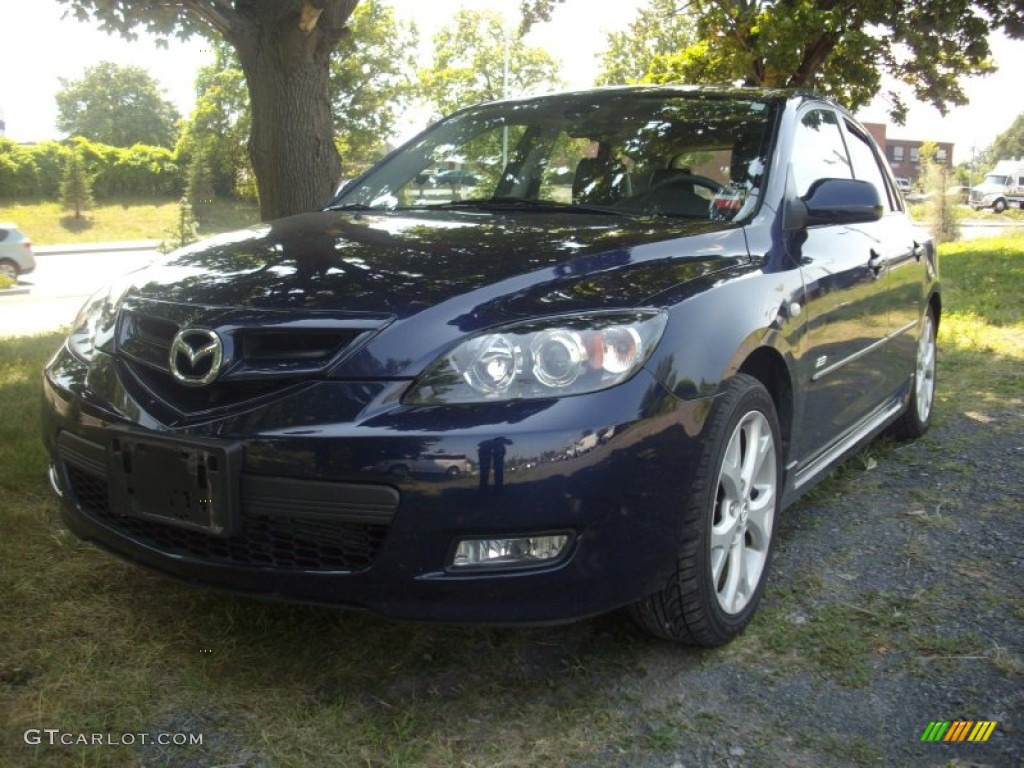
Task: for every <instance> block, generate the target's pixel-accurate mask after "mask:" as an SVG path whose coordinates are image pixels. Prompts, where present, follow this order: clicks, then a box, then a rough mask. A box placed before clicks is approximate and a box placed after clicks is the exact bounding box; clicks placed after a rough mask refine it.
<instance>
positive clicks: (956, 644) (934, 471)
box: [607, 408, 1024, 768]
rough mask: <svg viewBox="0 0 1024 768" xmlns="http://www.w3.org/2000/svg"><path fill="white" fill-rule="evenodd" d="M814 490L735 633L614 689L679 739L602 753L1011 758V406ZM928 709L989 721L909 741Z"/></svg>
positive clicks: (985, 762) (1014, 717) (650, 662)
mask: <svg viewBox="0 0 1024 768" xmlns="http://www.w3.org/2000/svg"><path fill="white" fill-rule="evenodd" d="M876 454H877V455H878V458H877V459H875V458H874V455H876ZM826 488H827V490H826V491H824V492H822V493H817V494H814V495H812V496H811V497H809V498H808V499H805V500H803V501H802V502H801V503H800V504H798V505H797V506H796V507H794V508H792V509H790V510H789V511H788V512H787V513H786V515H785V517H784V519H783V521H782V524H781V530H780V531H779V533H780V536H779V539H778V540H777V548H776V553H775V559H774V561H773V565H772V567H773V572H772V574H771V581H770V588H769V592H768V594H767V596H766V600H765V602H764V603H762V607H761V611H760V613H759V615H758V617H757V618H755V621H754V624H753V625H752V626H751V627H750V628H749V629H748V632H747V633H746V634H745V635H743V636H742V637H741V638H739V639H738V640H737V641H735V642H734V643H733V644H732V645H731V646H728V647H727V648H725V649H720V650H718V651H709V652H696V653H694V652H689V653H684V654H681V653H680V652H679V651H678V650H676V649H673V648H671V647H654V648H652V649H651V650H650V652H649V653H647V654H644V656H643V658H642V660H641V661H640V669H639V670H638V671H637V673H636V677H635V679H634V680H633V681H632V682H630V683H627V684H625V685H624V686H623V687H622V691H621V698H622V700H623V701H628V702H631V704H630V705H633V706H637V707H638V712H637V714H638V718H639V720H640V721H643V722H646V727H651V722H652V713H654V712H659V711H660V712H662V713H667V714H668V715H671V716H674V717H682V718H683V720H685V721H686V722H688V723H692V728H688V729H687V731H686V734H685V736H686V737H685V740H684V741H683V742H682V743H681V744H680V745H677V746H676V748H675V749H672V750H666V751H665V752H664V753H663V754H655V755H651V754H647V755H644V756H643V757H639V756H630V755H618V756H615V755H611V754H610V755H608V761H607V764H608V765H618V766H623V767H627V766H628V767H629V768H640V767H642V768H655V767H656V766H657V767H659V768H660V767H661V766H665V767H668V766H676V767H682V766H685V767H686V768H690V767H692V766H736V767H739V766H848V765H893V766H964V767H967V766H971V767H975V766H1020V765H1024V731H1022V728H1024V723H1022V722H1021V720H1022V714H1024V633H1022V628H1024V555H1022V552H1021V549H1020V542H1021V541H1022V540H1024V516H1022V514H1021V512H1022V509H1024V412H1022V411H1021V410H1020V409H1011V408H1004V409H1001V410H996V411H993V410H988V411H986V412H985V413H984V414H983V413H981V412H977V413H971V412H970V411H968V412H967V413H960V414H957V415H956V416H955V417H952V418H949V419H947V420H946V421H945V423H940V424H938V425H936V426H934V427H933V429H932V431H931V432H930V433H929V434H928V435H927V436H926V437H925V438H924V439H922V440H920V441H917V442H912V443H903V444H895V445H890V446H888V447H886V446H884V445H883V446H882V447H881V448H879V447H878V446H875V447H873V448H869V449H868V451H867V452H866V453H864V454H861V455H859V456H856V457H854V458H853V459H852V460H851V461H850V462H849V463H848V464H847V467H846V468H845V469H844V471H843V473H842V477H841V479H840V480H839V482H838V483H835V484H832V485H829V486H826ZM620 682H621V681H620ZM933 720H974V721H977V720H995V721H997V722H998V725H997V726H996V727H995V730H994V732H993V734H992V736H991V738H990V739H989V740H988V741H987V742H986V743H966V742H965V743H959V744H952V743H922V742H921V741H920V738H921V735H922V733H923V731H924V730H925V728H926V727H927V726H928V724H929V722H930V721H933ZM641 727H643V726H641Z"/></svg>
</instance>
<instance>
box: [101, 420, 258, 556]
mask: <svg viewBox="0 0 1024 768" xmlns="http://www.w3.org/2000/svg"><path fill="white" fill-rule="evenodd" d="M107 448H108V450H107V477H108V481H109V482H108V488H109V495H110V498H109V502H110V509H111V510H112V511H113V512H114V513H115V514H121V515H125V516H129V517H136V518H142V519H145V520H153V521H157V522H161V523H166V524H168V525H174V526H177V527H179V528H187V529H190V530H194V531H201V532H203V533H207V534H212V535H215V536H230V535H231V534H232V533H234V532H235V531H236V530H237V526H238V517H239V512H238V503H239V498H240V490H239V488H240V472H241V459H242V447H241V446H240V445H238V444H232V443H222V442H220V441H213V440H203V439H199V438H192V439H187V440H182V439H178V438H170V437H164V436H160V437H153V436H151V435H140V434H138V433H135V432H132V431H129V430H119V429H114V430H112V432H111V435H110V438H109V442H108V446H107Z"/></svg>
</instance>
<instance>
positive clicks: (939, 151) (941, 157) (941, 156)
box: [935, 147, 946, 163]
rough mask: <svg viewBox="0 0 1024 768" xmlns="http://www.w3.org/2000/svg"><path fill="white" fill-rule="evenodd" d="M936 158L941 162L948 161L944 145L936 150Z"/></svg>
mask: <svg viewBox="0 0 1024 768" xmlns="http://www.w3.org/2000/svg"><path fill="white" fill-rule="evenodd" d="M935 159H936V160H937V161H938V162H940V163H944V162H946V150H945V149H943V148H942V147H939V148H938V149H937V150H935Z"/></svg>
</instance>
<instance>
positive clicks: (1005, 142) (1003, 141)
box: [985, 112, 1024, 163]
mask: <svg viewBox="0 0 1024 768" xmlns="http://www.w3.org/2000/svg"><path fill="white" fill-rule="evenodd" d="M985 155H986V156H987V157H988V158H989V160H990V161H991V162H993V163H994V162H997V161H999V160H1016V159H1017V158H1024V112H1021V113H1020V114H1019V115H1017V119H1016V120H1014V121H1013V123H1012V124H1011V125H1010V127H1009V128H1007V129H1006V130H1005V131H1003V132H1002V133H1000V134H999V135H998V136H996V138H995V141H993V142H992V144H991V146H989V148H988V149H987V150H986V151H985Z"/></svg>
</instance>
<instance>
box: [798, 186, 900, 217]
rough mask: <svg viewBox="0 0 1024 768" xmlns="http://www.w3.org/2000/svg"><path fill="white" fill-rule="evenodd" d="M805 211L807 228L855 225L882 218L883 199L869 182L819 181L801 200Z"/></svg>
mask: <svg viewBox="0 0 1024 768" xmlns="http://www.w3.org/2000/svg"><path fill="white" fill-rule="evenodd" d="M802 202H803V203H804V205H805V206H806V209H807V222H806V223H807V226H814V225H816V224H858V223H863V222H868V221H878V220H879V219H880V218H882V213H883V208H882V198H881V197H880V196H879V194H878V188H877V187H875V185H874V184H872V183H871V182H868V181H857V180H855V179H820V180H819V181H816V182H814V184H812V185H811V188H810V189H809V190H808V191H807V194H806V195H804V197H803V198H802Z"/></svg>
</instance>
